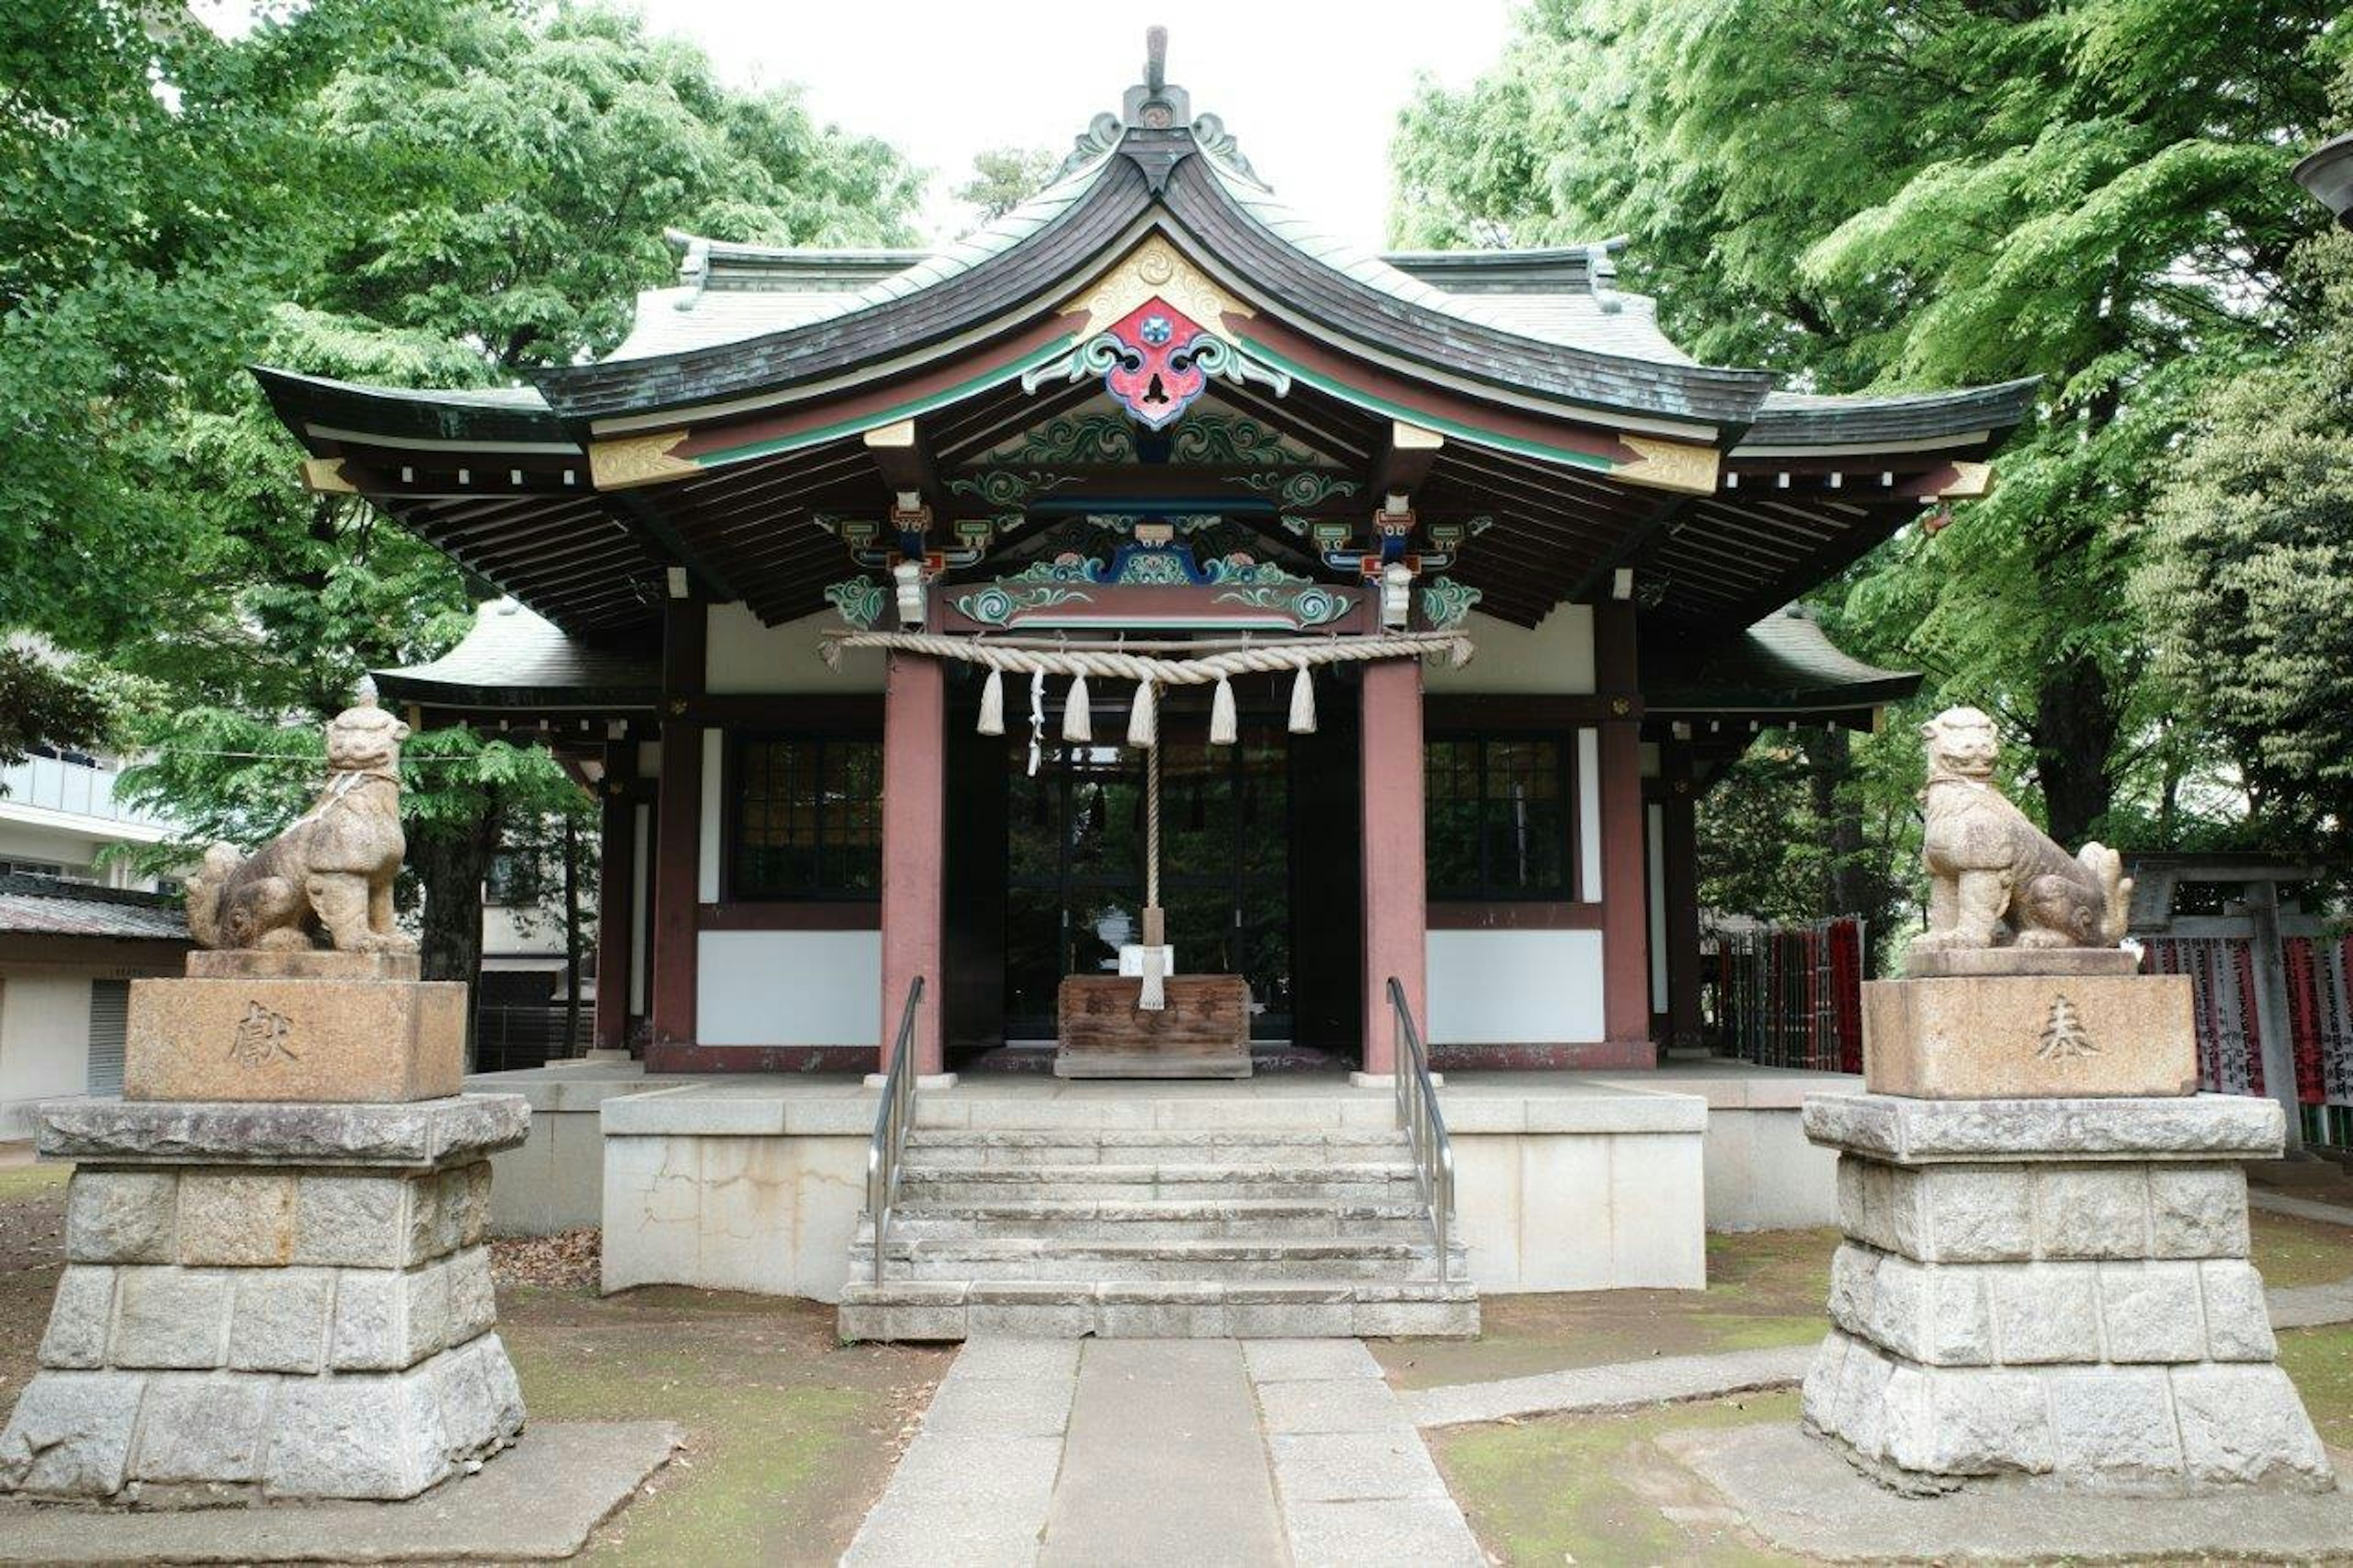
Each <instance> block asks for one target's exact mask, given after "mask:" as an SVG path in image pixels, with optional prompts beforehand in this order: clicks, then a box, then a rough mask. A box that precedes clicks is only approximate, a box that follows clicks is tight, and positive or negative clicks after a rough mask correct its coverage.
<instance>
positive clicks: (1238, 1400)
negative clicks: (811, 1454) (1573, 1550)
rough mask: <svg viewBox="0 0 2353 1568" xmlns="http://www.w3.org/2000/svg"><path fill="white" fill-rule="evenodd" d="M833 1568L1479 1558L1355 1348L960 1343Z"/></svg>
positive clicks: (1316, 1567) (1339, 1343) (1392, 1402)
mask: <svg viewBox="0 0 2353 1568" xmlns="http://www.w3.org/2000/svg"><path fill="white" fill-rule="evenodd" d="M843 1562H844V1563H850V1564H856V1565H858V1568H881V1565H885V1564H901V1563H906V1564H914V1563H921V1564H923V1565H925V1568H932V1565H934V1564H938V1563H957V1564H960V1565H971V1568H982V1565H988V1564H1008V1565H1010V1564H1025V1565H1026V1564H1033V1563H1054V1564H1061V1563H1087V1564H1101V1565H1104V1568H1126V1565H1134V1568H1145V1565H1150V1564H1159V1563H1181V1564H1186V1565H1187V1568H1191V1565H1194V1564H1203V1565H1207V1564H1224V1563H1232V1564H1240V1565H1256V1564H1260V1563H1267V1564H1278V1565H1280V1564H1286V1563H1287V1564H1293V1565H1295V1568H1324V1565H1326V1564H1330V1565H1333V1568H1338V1565H1341V1564H1347V1565H1350V1568H1354V1565H1357V1564H1364V1565H1367V1568H1376V1565H1379V1564H1388V1563H1396V1564H1399V1565H1404V1564H1414V1565H1416V1568H1420V1565H1424V1564H1427V1565H1430V1568H1448V1565H1452V1564H1460V1565H1462V1568H1472V1565H1475V1564H1481V1563H1484V1562H1485V1558H1484V1557H1483V1556H1482V1553H1481V1552H1480V1550H1479V1545H1478V1542H1477V1541H1476V1540H1475V1539H1474V1538H1473V1537H1472V1533H1471V1529H1470V1527H1469V1526H1468V1525H1467V1524H1465V1523H1464V1522H1463V1520H1462V1512H1461V1510H1460V1509H1459V1508H1457V1507H1456V1506H1455V1504H1454V1500H1453V1499H1452V1498H1451V1497H1449V1496H1448V1495H1447V1491H1446V1486H1445V1483H1444V1482H1443V1481H1442V1480H1441V1479H1440V1477H1439V1474H1438V1467H1437V1466H1436V1465H1435V1464H1434V1463H1432V1462H1431V1460H1430V1452H1429V1450H1428V1449H1427V1448H1425V1447H1422V1443H1421V1439H1420V1437H1419V1436H1418V1435H1417V1434H1416V1433H1415V1431H1414V1428H1413V1424H1412V1422H1411V1421H1410V1420H1409V1418H1408V1417H1407V1415H1406V1413H1405V1409H1404V1406H1403V1405H1400V1404H1399V1403H1398V1397H1397V1395H1396V1394H1394V1393H1392V1392H1391V1391H1390V1389H1389V1386H1388V1383H1387V1382H1386V1381H1384V1380H1383V1378H1382V1376H1381V1371H1380V1366H1379V1364H1378V1363H1376V1362H1375V1361H1374V1360H1373V1358H1372V1354H1371V1352H1368V1351H1366V1349H1365V1347H1364V1346H1363V1345H1362V1344H1361V1343H1359V1342H1356V1341H1355V1340H1253V1341H1248V1342H1239V1341H1233V1340H1086V1341H1081V1342H1046V1341H1029V1340H978V1341H975V1342H972V1343H970V1344H967V1345H966V1346H965V1348H964V1349H963V1351H962V1352H959V1353H958V1355H957V1357H956V1361H955V1365H954V1366H953V1367H951V1368H949V1370H948V1375H947V1378H946V1380H945V1381H944V1382H943V1383H942V1384H940V1389H939V1393H938V1394H935V1395H934V1397H933V1400H932V1406H931V1408H930V1410H928V1411H927V1412H925V1414H924V1416H923V1430H922V1431H921V1432H920V1433H919V1434H918V1435H917V1436H916V1438H915V1441H914V1443H913V1445H912V1446H911V1447H909V1448H908V1450H907V1455H906V1458H903V1459H902V1460H901V1461H900V1464H899V1469H898V1472H897V1474H895V1475H894V1476H892V1479H891V1485H890V1487H889V1489H887V1490H886V1491H884V1493H883V1494H882V1498H881V1501H879V1502H877V1503H876V1504H875V1505H874V1510H873V1511H872V1512H871V1513H870V1514H869V1515H868V1516H867V1518H866V1522H865V1524H864V1525H863V1526H862V1527H860V1530H859V1532H858V1538H857V1540H855V1541H854V1542H851V1543H850V1548H849V1552H848V1554H847V1555H846V1556H845V1557H844V1558H843Z"/></svg>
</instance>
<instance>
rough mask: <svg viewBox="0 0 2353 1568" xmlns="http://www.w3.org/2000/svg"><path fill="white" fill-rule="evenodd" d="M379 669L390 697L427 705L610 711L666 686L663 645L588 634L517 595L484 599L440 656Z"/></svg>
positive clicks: (379, 682) (381, 686)
mask: <svg viewBox="0 0 2353 1568" xmlns="http://www.w3.org/2000/svg"><path fill="white" fill-rule="evenodd" d="M374 674H375V683H376V690H377V692H378V693H379V694H380V695H381V696H382V697H383V698H384V699H385V700H386V701H387V702H394V703H408V702H415V703H419V704H422V705H424V706H427V707H451V708H543V709H553V708H594V709H596V710H599V711H609V710H618V709H628V708H645V709H650V708H652V707H653V706H654V704H655V702H656V700H658V699H659V696H660V694H661V660H660V658H659V655H657V654H656V653H654V652H652V651H651V650H646V651H639V650H637V649H634V648H628V647H602V646H599V645H597V644H594V643H588V642H584V641H582V640H581V639H579V638H577V637H570V636H567V635H566V634H565V631H564V629H563V628H562V627H560V626H555V625H554V623H552V622H550V621H547V620H545V619H543V618H542V617H541V616H537V615H535V614H533V612H532V611H531V610H529V609H527V608H525V607H524V606H523V605H520V604H517V603H516V602H515V601H514V600H512V599H492V600H490V601H489V602H487V603H485V604H482V605H477V606H476V607H475V610H474V625H473V627H472V629H471V630H470V631H468V632H467V634H466V635H465V637H462V638H460V639H459V643H458V646H457V647H453V648H451V649H450V650H449V651H448V653H445V654H443V655H442V656H441V657H440V658H437V659H434V660H432V661H431V662H430V663H427V664H417V665H410V666H409V667H407V668H405V669H380V670H376V671H375V672H374Z"/></svg>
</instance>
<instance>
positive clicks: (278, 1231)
mask: <svg viewBox="0 0 2353 1568" xmlns="http://www.w3.org/2000/svg"><path fill="white" fill-rule="evenodd" d="M379 1122H380V1123H383V1124H384V1125H382V1126H374V1125H372V1123H379ZM529 1124H530V1119H529V1110H528V1109H527V1107H526V1106H525V1105H524V1103H523V1101H522V1098H521V1097H520V1096H512V1095H504V1096H475V1097H468V1098H467V1099H466V1100H448V1101H443V1102H438V1103H436V1104H430V1105H417V1106H278V1105H246V1106H203V1107H159V1106H140V1105H122V1104H117V1103H111V1102H105V1101H90V1100H84V1101H76V1102H68V1103H67V1104H66V1105H65V1106H62V1107H60V1109H59V1110H58V1114H57V1116H56V1118H55V1119H54V1121H51V1122H50V1123H49V1124H47V1125H45V1126H44V1129H43V1145H44V1148H45V1149H53V1148H55V1147H57V1146H58V1144H59V1143H61V1142H62V1143H68V1144H70V1145H72V1146H74V1147H76V1148H78V1149H79V1150H80V1151H82V1163H80V1164H79V1166H78V1168H77V1169H76V1170H75V1173H74V1176H73V1181H72V1184H71V1186H70V1188H69V1193H68V1197H67V1211H66V1258H67V1265H66V1268H65V1272H64V1273H63V1275H62V1276H61V1277H60V1278H59V1279H58V1292H57V1297H56V1300H55V1302H54V1303H53V1305H52V1307H51V1310H50V1316H49V1325H48V1331H47V1333H46V1334H45V1335H44V1336H43V1337H42V1340H41V1345H40V1371H39V1372H38V1373H37V1374H36V1375H35V1376H34V1378H33V1380H32V1381H31V1382H30V1383H29V1384H26V1388H25V1391H24V1394H23V1395H22V1396H21V1397H20V1398H19V1399H18V1401H17V1403H16V1410H15V1413H14V1414H13V1415H11V1416H10V1418H9V1421H8V1424H7V1426H6V1427H5V1430H0V1491H10V1492H18V1493H23V1494H25V1495H28V1496H34V1497H51V1498H75V1499H81V1500H101V1501H119V1502H137V1503H141V1504H145V1505H149V1506H159V1505H160V1506H172V1505H174V1504H182V1503H194V1502H203V1503H211V1502H218V1501H225V1500H227V1501H233V1500H246V1499H249V1500H265V1499H271V1500H274V1499H281V1498H287V1499H293V1498H370V1499H396V1498H406V1497H414V1496H416V1495H417V1493H419V1492H421V1491H423V1490H425V1489H427V1488H428V1487H430V1486H433V1485H434V1484H436V1483H437V1482H438V1481H441V1480H443V1479H447V1478H448V1477H450V1476H452V1475H455V1474H457V1473H459V1471H460V1470H461V1469H465V1468H471V1467H473V1466H475V1465H477V1464H479V1462H480V1460H481V1459H482V1458H484V1457H486V1456H488V1455H490V1454H491V1453H494V1452H496V1451H497V1450H499V1449H500V1448H501V1447H505V1446H506V1445H507V1444H509V1443H511V1442H512V1441H513V1440H514V1438H515V1436H516V1434H518V1433H519V1432H520V1431H521V1430H522V1419H523V1412H522V1394H521V1391H520V1389H519V1387H518V1386H517V1384H516V1381H515V1374H514V1369H513V1367H512V1364H510V1363H509V1362H508V1360H507V1354H506V1350H505V1347H504V1346H503V1345H502V1344H501V1342H500V1340H499V1337H498V1335H497V1333H496V1332H495V1331H494V1330H495V1324H496V1320H497V1304H496V1300H495V1298H494V1296H493V1293H492V1289H491V1264H490V1253H489V1249H488V1247H486V1245H485V1242H484V1237H485V1234H486V1232H487V1229H488V1226H489V1221H490V1193H491V1167H490V1161H489V1158H488V1156H489V1155H490V1153H491V1152H492V1151H494V1150H497V1149H503V1148H509V1147H512V1145H514V1144H516V1143H518V1142H522V1137H523V1134H524V1133H525V1132H526V1131H528V1128H529ZM435 1133H438V1136H437V1135H433V1134H435Z"/></svg>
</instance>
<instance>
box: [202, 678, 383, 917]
mask: <svg viewBox="0 0 2353 1568" xmlns="http://www.w3.org/2000/svg"><path fill="white" fill-rule="evenodd" d="M407 738H408V726H407V725H406V724H404V723H402V722H401V721H399V720H397V719H396V718H394V717H393V716H392V715H391V714H389V713H386V712H385V711H384V710H382V709H380V708H378V707H377V706H376V705H375V696H374V694H373V693H366V694H364V695H362V697H361V698H360V700H359V701H358V703H357V704H356V705H355V706H353V707H351V708H347V709H345V710H343V712H341V713H338V714H336V715H335V717H334V718H333V719H332V721H330V722H329V723H328V725H327V788H326V791H325V793H324V794H322V795H320V797H319V800H318V804H317V805H313V806H311V809H310V810H309V811H308V812H307V813H305V814H304V815H303V816H302V817H301V820H300V821H298V822H296V823H295V824H294V826H291V827H289V828H288V829H287V830H286V831H285V832H283V833H281V834H280V835H279V836H278V837H275V838H273V839H271V840H270V841H269V843H268V844H266V845H264V846H263V847H261V849H260V850H259V852H258V853H256V854H255V855H253V856H252V857H251V858H247V857H246V856H244V855H241V854H239V853H238V852H237V848H236V847H234V846H233V845H227V844H216V845H214V846H213V847H211V848H210V849H208V850H206V852H205V862H204V867H203V868H202V869H201V870H199V871H197V873H196V874H195V876H194V877H192V878H191V879H189V881H188V930H189V931H191V932H192V933H194V935H195V939H196V940H197V941H198V942H202V943H203V944H204V945H205V946H206V947H236V948H248V947H252V948H267V949H270V950H273V951H279V952H284V951H289V950H293V951H300V950H301V949H305V948H312V947H317V946H319V945H321V944H320V941H319V938H320V937H321V936H322V935H323V936H324V937H325V938H326V944H327V945H329V946H332V947H334V948H336V949H338V950H340V951H342V952H416V951H417V942H416V939H415V938H413V937H409V936H406V935H403V934H402V933H401V932H400V931H397V930H396V929H395V928H394V926H393V920H392V883H393V879H394V878H396V877H397V876H398V875H399V874H400V859H401V857H402V856H403V855H404V854H405V853H406V851H407V844H406V842H405V841H404V840H403V839H402V837H401V836H400V742H403V741H405V740H406V739H407Z"/></svg>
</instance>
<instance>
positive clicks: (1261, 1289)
mask: <svg viewBox="0 0 2353 1568" xmlns="http://www.w3.org/2000/svg"><path fill="white" fill-rule="evenodd" d="M839 1324H840V1333H841V1337H842V1338H843V1339H845V1340H962V1339H991V1338H1018V1339H1082V1338H1086V1337H1088V1336H1090V1335H1092V1336H1095V1337H1099V1338H1103V1339H1220V1338H1225V1337H1229V1336H1230V1337H1232V1338H1236V1339H1320V1338H1328V1337H1346V1336H1351V1335H1361V1336H1366V1337H1370V1338H1376V1339H1383V1338H1392V1337H1403V1336H1409V1335H1410V1336H1414V1337H1431V1338H1445V1339H1475V1338H1477V1337H1478V1334H1479V1293H1478V1291H1477V1290H1476V1289H1473V1288H1472V1286H1471V1285H1469V1284H1467V1283H1465V1282H1464V1281H1462V1280H1461V1279H1453V1280H1450V1281H1444V1282H1440V1281H1439V1280H1434V1279H1432V1280H1418V1281H1403V1282H1398V1281H1391V1282H1388V1283H1371V1282H1365V1281H1356V1280H1335V1279H1319V1280H1299V1281H1293V1282H1291V1283H1286V1284H1275V1285H1269V1284H1263V1283H1252V1282H1242V1281H1230V1282H1229V1281H1218V1280H1172V1281H1162V1282H1153V1281H1145V1282H1113V1283H1101V1284H1099V1283H1089V1282H1083V1281H1074V1282H1066V1283H1057V1282H1037V1281H1004V1282H1000V1281H991V1280H975V1279H943V1280H903V1279H892V1280H886V1281H884V1282H883V1283H882V1284H881V1285H876V1284H874V1283H872V1282H871V1279H866V1278H865V1277H862V1276H861V1277H859V1278H854V1279H852V1280H851V1281H850V1283H849V1286H848V1287H847V1288H845V1289H844V1290H843V1291H842V1297H841V1309H840V1314H839Z"/></svg>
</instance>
